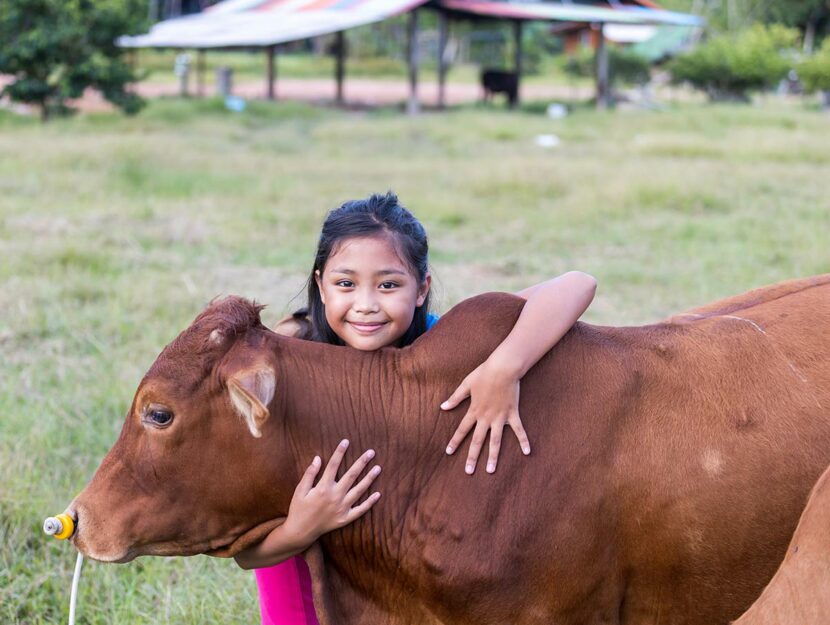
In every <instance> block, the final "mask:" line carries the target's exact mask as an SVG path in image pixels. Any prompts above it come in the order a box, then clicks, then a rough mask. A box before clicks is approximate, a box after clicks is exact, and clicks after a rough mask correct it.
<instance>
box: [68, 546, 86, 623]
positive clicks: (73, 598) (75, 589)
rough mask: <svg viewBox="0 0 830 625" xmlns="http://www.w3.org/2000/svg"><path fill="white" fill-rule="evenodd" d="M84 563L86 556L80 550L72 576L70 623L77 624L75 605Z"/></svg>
mask: <svg viewBox="0 0 830 625" xmlns="http://www.w3.org/2000/svg"><path fill="white" fill-rule="evenodd" d="M83 563H84V557H83V556H82V555H81V552H80V551H79V552H78V558H77V560H75V574H74V575H73V576H72V591H71V592H70V593H69V625H75V606H76V605H77V602H78V582H79V581H80V579H81V565H82V564H83Z"/></svg>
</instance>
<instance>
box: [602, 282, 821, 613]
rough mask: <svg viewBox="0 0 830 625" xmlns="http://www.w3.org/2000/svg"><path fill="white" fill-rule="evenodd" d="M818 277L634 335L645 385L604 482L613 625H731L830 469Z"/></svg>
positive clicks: (767, 575) (762, 582) (771, 569)
mask: <svg viewBox="0 0 830 625" xmlns="http://www.w3.org/2000/svg"><path fill="white" fill-rule="evenodd" d="M828 282H830V281H828V280H827V279H826V278H825V279H823V280H822V279H818V280H817V279H814V280H810V281H798V282H794V283H788V284H785V285H780V286H779V287H776V288H771V289H768V290H766V293H764V292H763V291H761V292H757V291H756V292H753V293H750V294H747V295H746V296H743V298H732V299H731V300H727V301H726V302H724V303H721V304H720V305H719V304H714V305H712V306H710V307H707V308H706V309H703V310H698V311H693V312H692V313H691V314H686V315H682V316H677V317H675V318H673V320H671V321H670V322H668V323H665V324H660V325H657V326H652V327H649V328H642V329H640V330H639V336H637V332H633V333H632V343H631V349H632V351H633V352H634V353H635V354H637V356H635V357H634V359H633V360H634V362H635V363H636V364H635V366H637V367H641V369H640V370H639V371H638V372H637V375H638V377H640V378H641V380H642V386H643V389H642V392H641V393H640V394H639V395H638V398H637V401H636V402H635V403H633V404H632V406H631V410H630V412H629V413H628V414H627V418H628V419H630V420H631V423H630V424H629V425H628V426H627V427H626V428H625V432H626V433H625V435H623V436H622V437H621V440H620V445H619V447H618V448H617V449H616V450H615V457H616V460H615V462H614V465H615V468H616V470H615V471H614V473H613V479H614V489H615V490H616V492H617V494H618V496H619V504H620V519H621V527H622V528H624V529H623V531H622V532H621V536H622V537H623V547H622V550H623V554H622V557H621V559H622V561H623V562H625V565H626V567H627V573H626V574H625V577H626V595H625V600H624V603H623V605H622V615H623V619H622V620H623V621H626V620H627V619H626V617H630V622H634V623H639V622H650V621H649V618H650V617H653V614H654V609H655V606H656V605H660V606H661V608H662V609H661V610H660V611H662V612H665V613H674V616H673V617H671V618H669V619H668V622H671V623H707V622H708V623H718V622H723V617H724V615H726V616H727V617H728V618H736V617H737V616H738V615H739V614H740V613H741V612H742V611H743V610H744V609H746V607H747V606H748V605H749V604H750V603H751V602H752V600H753V599H754V598H755V597H757V595H758V594H759V592H760V590H761V588H763V586H764V585H765V584H766V582H767V581H768V580H769V578H770V577H771V576H772V574H773V573H774V571H775V569H776V567H777V564H778V563H779V562H780V560H781V558H782V557H783V554H784V550H785V548H786V544H787V541H788V540H789V537H790V536H791V535H792V531H793V529H794V527H795V525H796V523H797V520H798V517H799V514H800V512H801V509H802V507H803V504H804V501H805V499H806V496H807V493H808V492H809V489H810V487H811V486H812V484H813V483H814V482H815V480H816V479H817V477H818V476H819V475H820V474H821V472H822V470H823V469H824V467H826V466H827V464H828V462H830V412H828V409H827V407H828V406H830V364H828V360H827V354H828V353H830V332H828V330H830V284H828ZM741 299H743V301H741ZM673 587H674V588H685V589H686V592H677V591H676V590H671V589H672V588H673Z"/></svg>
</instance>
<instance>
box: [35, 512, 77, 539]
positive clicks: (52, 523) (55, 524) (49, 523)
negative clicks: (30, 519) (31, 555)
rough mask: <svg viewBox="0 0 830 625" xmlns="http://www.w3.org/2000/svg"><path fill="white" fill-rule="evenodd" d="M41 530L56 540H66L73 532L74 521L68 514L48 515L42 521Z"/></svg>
mask: <svg viewBox="0 0 830 625" xmlns="http://www.w3.org/2000/svg"><path fill="white" fill-rule="evenodd" d="M43 531H44V532H45V533H47V534H49V535H50V536H54V537H55V538H57V539H58V540H66V539H67V538H69V537H70V536H72V534H74V533H75V521H73V520H72V517H71V516H69V515H68V514H59V515H57V516H50V517H49V518H48V519H46V520H45V521H44V522H43Z"/></svg>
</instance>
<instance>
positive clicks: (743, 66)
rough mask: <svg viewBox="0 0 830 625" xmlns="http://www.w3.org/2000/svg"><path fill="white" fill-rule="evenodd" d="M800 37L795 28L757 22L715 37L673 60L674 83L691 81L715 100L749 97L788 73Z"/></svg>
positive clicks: (792, 63) (670, 66)
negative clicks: (734, 31) (739, 30)
mask: <svg viewBox="0 0 830 625" xmlns="http://www.w3.org/2000/svg"><path fill="white" fill-rule="evenodd" d="M797 39H798V31H797V30H795V29H792V28H787V27H785V26H781V25H780V24H772V25H771V26H764V25H762V24H756V25H754V26H752V27H750V28H748V29H746V30H744V31H741V32H739V33H737V34H731V33H728V34H722V35H718V36H715V37H713V38H712V39H710V40H708V41H706V42H704V43H702V44H700V45H699V46H697V47H696V48H694V49H692V50H691V51H690V52H687V53H685V54H682V55H681V56H679V57H677V58H676V59H674V60H673V61H672V62H671V63H670V65H669V69H670V71H671V73H672V78H673V80H674V81H675V82H689V83H691V84H692V85H693V86H695V87H697V88H698V89H703V90H704V91H706V93H708V94H709V96H710V97H711V98H712V99H715V100H718V99H747V96H748V94H749V92H751V91H754V90H759V89H763V88H768V87H771V86H773V85H775V84H776V83H777V82H778V81H779V80H781V79H782V78H783V77H784V76H786V74H787V72H788V70H789V69H790V68H791V67H792V66H793V65H794V57H793V48H794V46H795V45H796V41H797Z"/></svg>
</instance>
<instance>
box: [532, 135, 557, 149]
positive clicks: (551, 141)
mask: <svg viewBox="0 0 830 625" xmlns="http://www.w3.org/2000/svg"><path fill="white" fill-rule="evenodd" d="M560 143H562V140H561V139H560V138H559V137H557V136H556V135H536V145H538V146H539V147H540V148H555V147H556V146H557V145H559V144H560Z"/></svg>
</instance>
